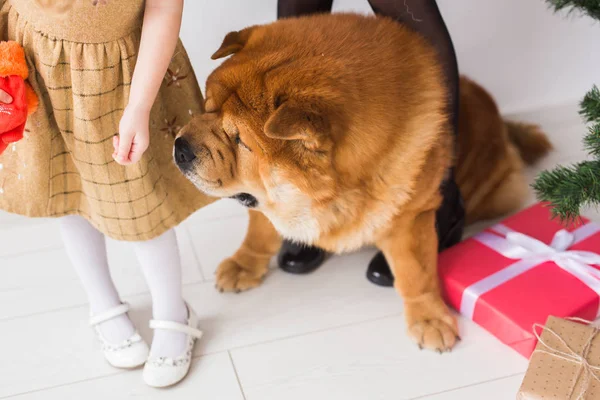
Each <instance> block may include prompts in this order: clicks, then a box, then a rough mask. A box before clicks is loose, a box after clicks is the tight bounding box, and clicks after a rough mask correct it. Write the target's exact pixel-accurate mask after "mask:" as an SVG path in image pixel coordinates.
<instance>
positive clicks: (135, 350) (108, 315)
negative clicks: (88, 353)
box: [89, 303, 150, 368]
mask: <svg viewBox="0 0 600 400" xmlns="http://www.w3.org/2000/svg"><path fill="white" fill-rule="evenodd" d="M128 311H129V304H127V303H123V304H121V305H118V306H116V307H114V308H111V309H110V310H106V311H104V312H102V313H100V314H96V315H92V317H90V322H89V324H90V326H91V327H92V328H94V331H95V332H96V336H97V337H98V340H99V341H100V344H101V345H102V351H103V352H104V358H106V361H108V363H109V364H110V365H112V366H113V367H116V368H136V367H139V366H141V365H143V364H144V363H145V362H146V359H147V358H148V354H149V353H150V349H149V348H148V345H147V344H146V342H145V341H144V339H142V337H141V336H140V335H139V334H138V333H137V332H135V333H134V334H133V335H132V336H131V337H130V338H128V339H126V340H124V341H123V342H121V343H118V344H115V343H110V342H109V341H108V340H106V338H104V336H103V335H102V332H101V331H100V328H99V327H98V325H99V324H101V323H103V322H106V321H108V320H111V319H113V318H115V317H118V316H119V315H123V314H126V313H127V312H128Z"/></svg>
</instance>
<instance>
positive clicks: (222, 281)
mask: <svg viewBox="0 0 600 400" xmlns="http://www.w3.org/2000/svg"><path fill="white" fill-rule="evenodd" d="M266 273H267V268H266V267H265V268H255V269H252V268H246V267H244V266H242V265H240V264H239V263H238V262H236V261H235V260H234V259H233V258H228V259H226V260H225V261H223V262H222V263H221V265H219V268H217V272H216V278H217V280H216V285H215V287H216V288H217V289H219V291H221V292H237V293H239V292H241V291H244V290H249V289H252V288H255V287H257V286H259V285H260V284H261V283H262V281H263V278H264V276H265V274H266Z"/></svg>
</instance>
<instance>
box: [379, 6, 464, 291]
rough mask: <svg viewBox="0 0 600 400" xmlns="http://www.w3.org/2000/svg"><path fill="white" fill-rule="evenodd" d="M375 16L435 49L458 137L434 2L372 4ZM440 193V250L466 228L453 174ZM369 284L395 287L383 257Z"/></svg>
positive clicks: (448, 54)
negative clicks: (402, 26) (407, 29)
mask: <svg viewBox="0 0 600 400" xmlns="http://www.w3.org/2000/svg"><path fill="white" fill-rule="evenodd" d="M369 3H370V4H371V8H373V11H374V12H375V13H376V14H379V15H384V16H387V17H390V18H393V19H395V20H397V21H398V22H400V23H402V24H405V25H407V26H408V27H410V28H411V29H413V30H414V31H416V32H419V33H420V34H422V35H423V36H424V37H425V38H426V39H427V40H428V41H429V42H430V43H431V44H432V45H433V46H434V47H435V49H436V51H437V54H438V59H439V62H440V63H441V65H442V68H443V71H444V78H445V82H446V86H447V90H448V116H449V118H450V122H451V124H452V127H453V128H454V132H455V134H457V133H458V126H457V125H458V100H459V95H458V84H459V74H458V65H457V62H456V54H455V52H454V46H453V44H452V39H451V38H450V34H449V32H448V29H447V28H446V24H445V23H444V19H443V18H442V15H441V14H440V11H439V9H438V7H437V4H436V2H435V0H369ZM450 172H451V173H450V177H449V178H448V180H447V181H446V182H444V184H443V186H442V188H441V190H442V194H443V197H444V200H443V203H442V205H441V207H440V209H439V210H438V212H437V217H436V228H437V231H438V237H439V250H443V249H445V248H447V247H450V246H452V245H453V244H456V243H457V242H458V241H459V240H460V238H461V236H462V230H463V225H464V207H463V203H462V198H461V195H460V192H459V190H458V186H457V185H456V182H455V180H454V176H453V173H452V171H450ZM367 277H368V279H369V280H370V281H372V282H374V283H376V284H378V285H382V286H392V285H393V281H394V278H393V275H392V272H391V270H390V268H389V266H388V264H387V262H386V260H385V257H384V256H383V254H382V253H379V254H377V255H376V256H375V258H374V259H373V260H372V261H371V263H370V265H369V269H368V271H367Z"/></svg>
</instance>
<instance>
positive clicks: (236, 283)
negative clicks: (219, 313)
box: [216, 210, 281, 292]
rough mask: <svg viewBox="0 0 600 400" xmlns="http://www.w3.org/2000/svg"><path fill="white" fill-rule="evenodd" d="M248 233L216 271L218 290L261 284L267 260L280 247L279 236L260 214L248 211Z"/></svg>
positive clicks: (248, 287)
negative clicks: (239, 245) (238, 246)
mask: <svg viewBox="0 0 600 400" xmlns="http://www.w3.org/2000/svg"><path fill="white" fill-rule="evenodd" d="M249 214H250V221H249V225H248V232H247V233H246V238H245V239H244V242H243V243H242V245H241V247H240V248H239V249H238V250H237V251H236V252H235V254H234V255H233V256H232V257H230V258H228V259H226V260H225V261H223V262H222V263H221V265H219V268H218V269H217V272H216V275H217V283H216V287H217V289H219V290H220V291H234V292H241V291H242V290H248V289H252V288H254V287H257V286H258V285H260V284H261V283H262V280H263V277H264V276H265V274H266V273H267V271H268V270H269V261H270V260H271V257H273V256H274V255H275V254H276V253H277V251H279V248H280V247H281V237H280V235H279V233H277V231H276V230H275V228H274V227H273V225H272V224H271V222H270V221H269V220H268V219H267V217H265V216H264V215H263V214H262V213H261V212H258V211H254V210H249Z"/></svg>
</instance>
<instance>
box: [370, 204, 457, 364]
mask: <svg viewBox="0 0 600 400" xmlns="http://www.w3.org/2000/svg"><path fill="white" fill-rule="evenodd" d="M377 245H378V247H379V248H380V249H381V250H382V251H383V253H384V254H385V257H386V260H387V261H388V263H389V264H390V268H391V269H392V272H393V274H394V286H395V287H396V290H397V291H398V292H399V293H400V295H401V296H402V297H403V298H404V309H405V314H406V324H407V327H408V332H409V334H410V336H411V337H412V338H413V339H414V340H415V341H416V342H417V344H418V345H419V347H421V348H423V347H424V348H428V349H432V350H437V351H438V352H440V353H441V352H443V351H449V350H450V349H451V348H452V347H453V346H454V345H455V344H456V341H457V340H458V328H457V324H456V319H455V318H454V316H453V315H452V313H451V312H450V310H449V309H448V307H447V306H446V304H445V303H444V301H443V299H442V296H441V294H440V287H439V280H438V272H437V235H436V232H435V211H426V212H422V213H420V214H412V215H410V214H405V215H402V216H401V217H399V218H397V219H395V220H394V222H393V225H392V228H391V229H390V230H389V233H388V234H387V235H386V236H385V237H383V238H382V239H381V240H380V241H378V243H377Z"/></svg>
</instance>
